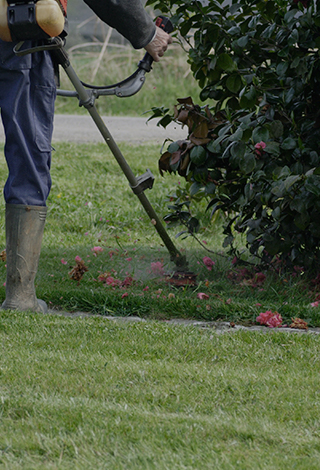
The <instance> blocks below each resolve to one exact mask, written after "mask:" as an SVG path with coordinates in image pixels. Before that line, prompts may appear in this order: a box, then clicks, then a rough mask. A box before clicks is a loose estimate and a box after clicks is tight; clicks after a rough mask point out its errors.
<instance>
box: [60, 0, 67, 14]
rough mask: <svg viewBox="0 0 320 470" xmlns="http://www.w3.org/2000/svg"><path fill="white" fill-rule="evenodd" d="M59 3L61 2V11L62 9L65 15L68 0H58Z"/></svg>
mask: <svg viewBox="0 0 320 470" xmlns="http://www.w3.org/2000/svg"><path fill="white" fill-rule="evenodd" d="M59 1H60V3H61V6H62V8H63V11H64V14H65V15H66V14H67V3H68V0H59Z"/></svg>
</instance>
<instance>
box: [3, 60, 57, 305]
mask: <svg viewBox="0 0 320 470" xmlns="http://www.w3.org/2000/svg"><path fill="white" fill-rule="evenodd" d="M21 63H22V64H23V61H22V62H21ZM29 64H30V62H28V64H27V65H29ZM19 67H20V68H19ZM55 96H56V89H55V81H54V73H53V67H52V63H51V59H50V57H49V55H48V54H37V55H36V56H35V57H34V58H31V64H30V68H28V67H23V66H22V68H21V66H20V65H19V63H18V65H15V66H14V69H12V68H9V69H8V68H7V69H6V68H1V65H0V107H1V116H2V120H3V125H4V129H5V136H6V144H5V157H6V161H7V164H8V169H9V175H8V179H7V182H6V184H5V188H4V197H5V201H6V252H7V281H6V299H5V301H4V303H3V305H2V308H5V309H17V310H33V311H46V309H47V307H46V304H45V303H44V302H42V301H39V300H38V299H37V298H36V294H35V287H34V279H35V275H36V272H37V268H38V261H39V256H40V251H41V241H42V235H43V230H44V225H45V218H46V211H47V208H46V200H47V197H48V195H49V191H50V187H51V178H50V164H51V137H52V129H53V115H54V101H55Z"/></svg>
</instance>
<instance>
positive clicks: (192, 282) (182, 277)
mask: <svg viewBox="0 0 320 470" xmlns="http://www.w3.org/2000/svg"><path fill="white" fill-rule="evenodd" d="M166 282H167V283H168V284H170V285H171V286H175V287H186V286H190V287H196V285H197V274H195V273H193V272H191V271H175V272H173V273H168V274H166Z"/></svg>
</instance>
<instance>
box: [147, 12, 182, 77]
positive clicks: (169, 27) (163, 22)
mask: <svg viewBox="0 0 320 470" xmlns="http://www.w3.org/2000/svg"><path fill="white" fill-rule="evenodd" d="M156 26H158V28H161V29H163V31H165V32H166V33H168V34H170V33H172V31H173V29H174V28H173V24H172V23H171V21H170V20H169V18H166V17H165V16H158V18H157V19H156ZM152 62H153V58H152V56H151V55H150V54H149V52H146V53H145V55H144V57H143V59H142V60H140V62H139V64H138V67H139V69H144V70H145V71H146V72H150V70H151V69H152V67H151V66H152Z"/></svg>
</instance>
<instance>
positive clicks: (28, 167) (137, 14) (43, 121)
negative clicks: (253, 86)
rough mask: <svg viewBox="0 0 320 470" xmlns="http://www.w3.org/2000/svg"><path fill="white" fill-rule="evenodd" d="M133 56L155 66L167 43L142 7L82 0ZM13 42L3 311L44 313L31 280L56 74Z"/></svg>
mask: <svg viewBox="0 0 320 470" xmlns="http://www.w3.org/2000/svg"><path fill="white" fill-rule="evenodd" d="M84 1H85V3H86V4H87V5H88V6H89V7H90V8H91V9H92V10H93V11H94V12H95V13H96V14H97V15H98V17H99V18H101V20H102V21H104V22H105V23H107V24H108V25H109V26H111V27H113V28H115V29H116V30H117V31H118V32H119V33H120V34H121V35H122V36H124V37H125V38H126V39H128V40H129V41H130V43H131V44H132V46H133V47H134V48H136V49H141V48H144V49H145V50H146V51H147V52H149V53H150V55H151V56H152V57H153V59H154V60H155V61H156V62H158V61H159V60H160V58H161V57H162V56H163V54H164V53H165V51H166V49H167V47H168V45H169V44H170V43H171V42H172V38H171V36H170V35H168V34H167V33H166V32H164V31H163V30H162V29H161V28H158V27H157V26H155V24H154V22H153V21H152V19H151V17H150V16H149V15H148V14H147V12H146V11H145V9H144V7H143V5H142V3H141V0H84ZM14 46H15V42H6V41H2V40H0V108H1V118H2V122H3V126H4V132H5V149H4V153H5V158H6V162H7V166H8V173H9V174H8V178H7V181H6V183H5V186H4V199H5V203H6V221H5V224H6V257H7V259H6V262H7V277H6V298H5V300H4V302H3V304H2V308H3V309H13V310H20V311H24V310H32V311H36V312H46V311H47V305H46V303H45V302H44V301H42V300H40V299H37V296H36V292H35V285H34V281H35V276H36V273H37V269H38V262H39V257H40V251H41V243H42V237H43V232H44V226H45V220H46V213H47V206H46V201H47V198H48V195H49V192H50V188H51V177H50V165H51V138H52V131H53V118H54V102H55V98H56V83H55V73H54V67H53V63H52V59H51V56H50V53H49V52H48V51H39V52H35V53H32V54H28V55H25V56H22V57H18V56H16V55H15V54H14V52H13V47H14Z"/></svg>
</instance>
